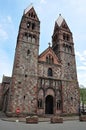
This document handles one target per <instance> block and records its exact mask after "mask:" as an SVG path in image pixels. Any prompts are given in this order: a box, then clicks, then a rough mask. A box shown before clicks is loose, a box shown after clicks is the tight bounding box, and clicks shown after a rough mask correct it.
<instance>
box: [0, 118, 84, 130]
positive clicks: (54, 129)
mask: <svg viewBox="0 0 86 130" xmlns="http://www.w3.org/2000/svg"><path fill="white" fill-rule="evenodd" d="M0 130H86V122H79V121H78V120H74V121H64V122H63V123H62V124H50V122H39V123H38V124H26V123H25V122H9V121H2V120H0Z"/></svg>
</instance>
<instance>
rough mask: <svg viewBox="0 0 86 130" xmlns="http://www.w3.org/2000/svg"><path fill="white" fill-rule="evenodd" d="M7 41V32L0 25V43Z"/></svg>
mask: <svg viewBox="0 0 86 130" xmlns="http://www.w3.org/2000/svg"><path fill="white" fill-rule="evenodd" d="M6 39H8V34H7V32H6V31H5V30H4V29H3V27H2V25H0V41H1V40H6Z"/></svg>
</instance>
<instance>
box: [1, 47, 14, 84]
mask: <svg viewBox="0 0 86 130" xmlns="http://www.w3.org/2000/svg"><path fill="white" fill-rule="evenodd" d="M11 71H12V61H11V59H10V58H9V57H8V54H7V52H6V51H4V50H2V49H0V82H1V81H2V76H3V74H4V75H7V76H10V75H11Z"/></svg>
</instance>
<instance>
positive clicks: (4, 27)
mask: <svg viewBox="0 0 86 130" xmlns="http://www.w3.org/2000/svg"><path fill="white" fill-rule="evenodd" d="M31 3H33V6H34V8H35V10H36V12H37V15H38V17H39V19H40V21H41V28H40V33H41V34H40V53H41V52H42V51H43V50H45V49H46V48H47V47H48V42H51V41H52V40H51V36H52V34H53V29H54V24H55V20H56V19H57V18H58V16H59V14H61V15H62V16H63V18H65V20H66V22H67V24H68V26H69V28H70V29H71V31H72V33H73V40H74V43H75V54H76V65H77V75H78V81H79V84H82V85H84V86H85V87H86V0H14V1H12V0H0V82H1V81H2V77H3V74H4V75H7V76H11V74H12V69H13V62H14V53H15V46H16V40H17V35H18V29H19V24H20V20H21V17H22V15H23V11H24V9H25V8H27V7H28V6H29V5H30V4H31Z"/></svg>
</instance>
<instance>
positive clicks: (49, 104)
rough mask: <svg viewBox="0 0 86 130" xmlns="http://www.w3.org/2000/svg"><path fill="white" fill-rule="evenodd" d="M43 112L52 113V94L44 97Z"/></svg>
mask: <svg viewBox="0 0 86 130" xmlns="http://www.w3.org/2000/svg"><path fill="white" fill-rule="evenodd" d="M45 114H53V96H51V95H48V96H47V97H46V99H45Z"/></svg>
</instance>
